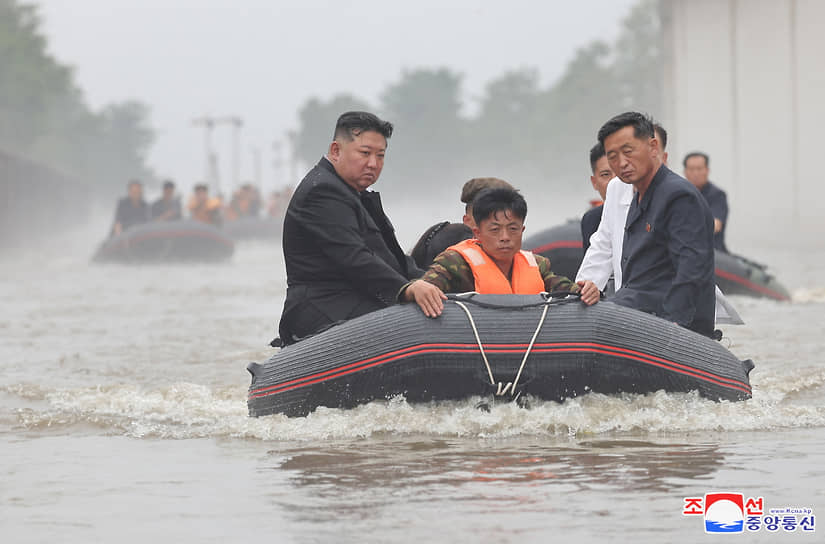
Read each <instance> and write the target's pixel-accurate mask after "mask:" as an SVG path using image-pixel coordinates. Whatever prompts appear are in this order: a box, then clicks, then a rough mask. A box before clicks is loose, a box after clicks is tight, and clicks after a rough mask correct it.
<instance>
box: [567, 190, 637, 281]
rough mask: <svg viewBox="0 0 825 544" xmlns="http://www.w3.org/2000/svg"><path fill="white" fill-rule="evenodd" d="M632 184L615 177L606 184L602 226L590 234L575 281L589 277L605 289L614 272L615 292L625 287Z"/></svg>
mask: <svg viewBox="0 0 825 544" xmlns="http://www.w3.org/2000/svg"><path fill="white" fill-rule="evenodd" d="M633 194H634V189H633V185H631V184H629V183H624V182H623V181H622V180H620V179H619V178H618V177H614V178H613V179H611V180H610V181H609V182H608V184H607V193H606V195H605V198H604V207H603V208H602V220H601V223H599V228H598V229H596V232H594V233H593V236H591V237H590V247H589V248H587V253H585V254H584V259H583V260H582V264H581V266H580V267H579V272H578V273H577V274H576V281H581V280H590V281H592V282H593V283H595V284H596V287H598V288H599V290H601V291H604V288H605V286H606V285H607V280H609V279H610V275H611V274H613V279H614V281H615V283H616V291H618V290H619V288H621V286H622V245H623V244H624V226H625V223H626V222H627V210H628V209H630V203H631V201H632V200H633Z"/></svg>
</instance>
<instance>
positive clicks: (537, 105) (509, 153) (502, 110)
mask: <svg viewBox="0 0 825 544" xmlns="http://www.w3.org/2000/svg"><path fill="white" fill-rule="evenodd" d="M541 97H542V90H541V88H540V87H539V77H538V72H537V71H536V70H535V69H522V70H516V71H511V72H507V73H505V74H504V75H502V76H500V77H498V78H497V79H494V80H493V81H491V82H489V83H488V84H487V86H486V87H485V91H484V95H483V97H482V99H481V105H480V110H479V114H478V116H477V118H476V119H475V120H474V121H473V127H474V130H473V138H472V142H473V148H474V149H475V150H476V152H474V153H473V157H474V160H475V161H476V162H477V163H478V164H479V165H480V166H481V167H482V168H481V169H486V168H490V167H494V166H496V165H499V164H501V163H502V162H505V163H506V162H512V161H513V160H515V159H514V158H515V157H519V159H518V160H520V161H528V162H532V161H534V160H535V159H536V158H538V157H539V156H540V154H541V145H540V144H541V142H542V139H543V138H542V136H543V132H544V130H545V129H546V127H542V126H541V123H537V122H536V120H537V117H540V116H541Z"/></svg>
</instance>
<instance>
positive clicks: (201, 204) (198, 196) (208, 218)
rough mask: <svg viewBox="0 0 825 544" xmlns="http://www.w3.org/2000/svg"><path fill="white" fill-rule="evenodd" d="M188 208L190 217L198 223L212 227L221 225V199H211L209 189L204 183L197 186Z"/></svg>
mask: <svg viewBox="0 0 825 544" xmlns="http://www.w3.org/2000/svg"><path fill="white" fill-rule="evenodd" d="M188 208H189V215H190V217H192V219H194V220H196V221H200V222H202V223H209V224H210V225H220V224H221V199H220V198H215V197H212V198H210V197H209V188H208V187H207V186H206V185H204V184H202V183H201V184H198V185H195V192H194V193H193V194H192V197H191V198H190V199H189V206H188Z"/></svg>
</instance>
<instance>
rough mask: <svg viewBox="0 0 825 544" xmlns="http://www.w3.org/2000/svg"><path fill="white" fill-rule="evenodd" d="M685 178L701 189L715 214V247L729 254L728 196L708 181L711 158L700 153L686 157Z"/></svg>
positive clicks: (684, 164)
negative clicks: (727, 231)
mask: <svg viewBox="0 0 825 544" xmlns="http://www.w3.org/2000/svg"><path fill="white" fill-rule="evenodd" d="M682 165H683V166H684V167H685V177H686V178H687V180H688V181H689V182H691V183H692V184H693V186H694V187H696V188H697V189H699V192H700V193H702V196H703V197H705V201H706V202H707V203H708V206H710V211H711V213H712V214H713V245H714V247H716V249H718V250H719V251H724V252H725V253H727V252H728V248H727V246H725V228H727V226H728V195H726V194H725V191H723V190H722V189H720V188H719V187H717V186H716V185H714V184H713V183H711V182H710V180H709V179H708V174H709V173H710V168H709V166H710V157H708V156H707V154H705V153H702V152H700V151H694V152H693V153H688V154H687V155H685V160H684V161H682Z"/></svg>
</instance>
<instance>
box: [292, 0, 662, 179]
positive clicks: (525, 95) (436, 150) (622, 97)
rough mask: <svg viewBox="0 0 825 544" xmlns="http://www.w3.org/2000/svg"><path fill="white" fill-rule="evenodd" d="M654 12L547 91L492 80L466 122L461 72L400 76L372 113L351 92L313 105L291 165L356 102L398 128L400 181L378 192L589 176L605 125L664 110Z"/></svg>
mask: <svg viewBox="0 0 825 544" xmlns="http://www.w3.org/2000/svg"><path fill="white" fill-rule="evenodd" d="M658 9H659V8H658V2H657V0H640V1H639V3H638V4H636V5H635V6H634V7H633V9H632V10H631V11H630V13H629V15H628V16H627V17H626V18H625V20H624V21H623V22H622V24H621V29H620V34H619V36H618V38H617V39H616V40H615V42H614V43H612V44H608V43H605V42H603V41H594V42H592V43H590V44H588V45H586V46H584V47H582V48H580V49H579V50H577V51H576V52H575V54H574V56H573V58H572V59H571V60H570V62H569V63H568V65H567V66H566V69H565V71H564V73H563V74H562V76H561V77H560V78H559V79H558V80H557V81H556V82H554V83H553V84H552V85H550V86H548V87H546V88H542V87H541V85H540V83H539V78H538V72H537V70H535V69H531V68H525V69H520V70H514V71H508V72H506V73H504V74H503V75H501V76H500V77H498V78H495V79H493V80H492V81H490V82H489V83H488V84H487V85H486V87H485V89H484V92H483V94H482V96H481V97H480V100H479V108H478V112H477V113H476V115H475V116H474V117H472V118H468V117H466V116H464V115H462V106H463V104H462V100H461V97H462V89H461V83H462V77H461V75H460V74H457V73H454V72H452V71H451V70H449V69H448V68H443V67H442V68H418V69H415V70H405V71H404V72H402V74H401V75H400V78H399V79H398V81H396V82H394V83H392V84H390V85H389V86H388V87H387V88H386V89H385V90H384V92H383V93H381V95H380V103H379V104H378V105H376V106H375V107H373V108H371V107H370V105H369V104H367V103H366V102H365V101H363V100H358V99H355V98H353V97H352V96H350V95H338V96H336V97H333V98H332V99H331V100H329V101H328V102H322V101H321V100H319V99H317V98H312V99H310V100H309V101H307V102H306V103H305V104H304V106H303V108H302V109H301V112H300V125H299V128H298V130H297V131H296V132H295V137H294V142H295V144H296V147H295V151H296V158H300V159H302V160H304V159H305V158H306V157H308V156H313V157H317V156H318V154H319V152H322V151H323V149H324V146H325V145H327V143H328V142H329V137H330V132H331V130H332V126H333V125H334V122H335V119H336V118H337V116H338V115H339V114H340V113H342V112H343V111H345V110H346V109H351V108H349V105H351V104H355V103H357V104H358V105H359V107H360V108H363V109H367V110H370V111H374V112H375V113H378V114H379V115H381V116H383V117H384V118H386V119H388V120H390V121H392V122H393V123H394V124H395V126H396V131H395V133H394V134H393V138H392V143H391V145H390V148H391V153H389V154H388V160H387V163H386V167H385V174H384V176H385V177H392V178H393V179H394V180H397V181H400V183H398V182H394V183H393V184H392V187H388V186H386V185H385V186H383V187H382V190H389V192H401V193H404V192H405V191H406V190H405V189H403V187H407V188H409V187H412V188H414V189H415V191H417V192H418V193H421V191H422V189H423V190H424V192H425V193H427V191H428V190H435V189H437V188H439V187H440V186H442V185H444V184H445V183H448V184H450V185H453V184H458V183H462V182H463V181H465V179H464V178H462V177H461V176H465V177H466V175H467V172H472V174H471V175H472V176H484V175H500V173H501V172H514V173H515V172H517V173H518V175H522V174H524V173H528V174H527V177H538V178H539V179H531V180H526V179H525V180H522V179H519V180H512V181H514V182H515V183H516V184H517V185H518V186H520V187H524V185H525V184H529V183H534V182H540V183H541V186H542V187H545V186H547V184H548V183H549V184H550V185H553V184H556V185H557V187H558V186H559V185H562V184H567V183H569V180H570V179H580V178H581V177H582V175H583V172H586V171H587V170H589V163H588V154H589V150H590V148H591V147H592V146H593V144H594V143H595V142H596V133H597V132H598V129H599V127H600V126H601V125H602V124H603V123H604V122H605V121H606V120H607V119H609V118H610V117H611V116H613V115H615V114H617V113H620V112H622V111H627V110H629V109H636V110H639V111H643V112H647V113H650V114H652V115H653V116H654V117H655V116H660V115H661V113H662V112H661V104H662V98H661V93H662V81H663V76H662V69H661V64H662V58H663V55H662V40H661V36H660V32H661V24H660V19H659V10H658ZM344 105H347V107H342V106H344ZM321 134H323V136H324V140H323V143H321V142H320V135H321ZM468 165H470V167H468ZM533 173H536V174H535V176H534V175H533ZM582 185H583V186H584V184H582ZM565 186H567V185H565ZM398 187H402V189H398Z"/></svg>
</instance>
